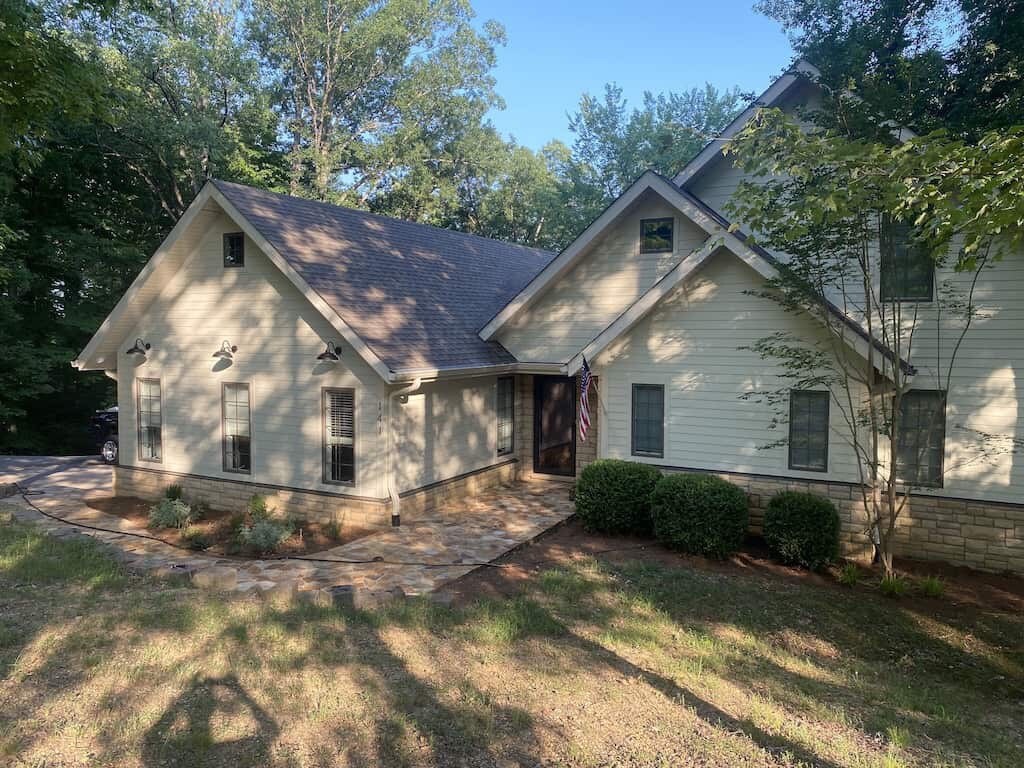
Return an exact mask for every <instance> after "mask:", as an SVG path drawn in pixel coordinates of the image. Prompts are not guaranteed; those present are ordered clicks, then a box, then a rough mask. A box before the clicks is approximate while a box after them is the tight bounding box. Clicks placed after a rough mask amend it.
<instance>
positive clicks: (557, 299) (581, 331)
mask: <svg viewBox="0 0 1024 768" xmlns="http://www.w3.org/2000/svg"><path fill="white" fill-rule="evenodd" d="M665 216H672V217H674V219H675V226H674V230H675V236H674V238H673V245H674V250H673V252H672V253H653V254H651V253H645V254H641V253H640V220H641V219H652V218H659V217H665ZM706 239H707V235H706V233H705V232H704V231H703V230H701V229H700V228H699V227H697V225H696V224H694V223H692V222H691V221H689V220H687V219H685V218H684V217H683V216H681V215H679V213H678V212H677V211H676V210H675V209H674V208H673V207H671V206H670V205H668V203H666V202H665V201H663V200H661V199H660V198H657V197H656V196H654V195H647V196H645V197H643V198H641V199H640V200H639V201H637V204H636V205H635V206H634V207H633V208H632V209H631V210H630V211H628V212H627V213H625V214H623V216H622V217H621V218H620V219H619V221H618V222H617V223H616V224H615V225H614V226H613V227H611V228H610V229H609V231H608V232H607V233H606V234H605V235H604V236H603V237H602V238H601V239H600V241H598V242H597V243H596V244H595V245H594V246H593V247H592V249H591V250H590V251H589V252H588V253H587V254H585V255H584V256H583V257H582V259H581V260H580V262H579V263H578V264H577V265H576V266H575V267H573V268H572V269H571V270H570V271H569V272H568V273H567V274H566V275H564V276H563V277H562V278H561V279H560V280H558V281H556V283H555V284H554V285H552V286H550V287H549V288H548V289H547V290H546V291H545V292H544V293H543V294H542V295H541V296H540V298H538V299H537V300H536V302H535V303H534V304H533V305H531V306H530V307H529V308H528V309H527V310H526V311H524V312H521V313H520V314H519V315H518V316H517V317H516V318H515V319H514V320H513V321H512V322H511V323H510V324H509V326H507V327H506V328H504V329H502V331H501V333H500V334H499V335H498V340H499V341H500V342H501V343H502V344H503V345H504V346H505V348H506V349H508V350H509V352H511V353H512V354H513V355H515V356H516V357H517V358H518V359H519V360H521V361H524V362H558V363H564V362H567V361H568V360H569V359H570V358H572V357H573V356H574V355H576V354H577V353H579V351H580V350H581V349H583V347H585V346H586V345H587V344H588V343H589V342H590V341H592V340H593V339H594V337H595V336H597V335H598V334H599V333H600V332H601V331H603V330H604V329H605V327H606V326H607V325H608V324H609V323H611V322H612V321H613V320H614V319H615V318H616V317H618V316H619V315H620V314H621V313H622V311H623V310H624V309H626V307H628V306H629V305H630V304H632V303H633V302H634V301H635V300H636V299H637V298H639V297H640V295H641V294H643V293H644V292H645V291H646V290H647V289H648V288H650V287H651V285H653V284H654V283H655V282H656V281H657V280H658V279H659V278H661V277H663V276H664V275H665V273H666V272H668V271H669V270H670V269H672V267H674V266H675V265H676V264H678V263H679V261H680V260H681V259H682V258H684V257H686V256H687V255H689V254H690V253H691V252H692V251H694V250H696V249H697V248H699V247H700V246H701V244H702V243H703V242H704V241H705V240H706Z"/></svg>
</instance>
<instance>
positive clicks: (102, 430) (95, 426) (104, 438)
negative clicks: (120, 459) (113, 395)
mask: <svg viewBox="0 0 1024 768" xmlns="http://www.w3.org/2000/svg"><path fill="white" fill-rule="evenodd" d="M89 434H91V435H92V438H93V442H94V443H95V444H96V448H97V449H98V450H99V452H100V456H102V457H103V460H104V461H105V462H107V464H117V406H116V405H115V406H113V407H111V408H105V409H103V410H102V411H96V413H95V414H93V417H92V419H91V420H90V423H89Z"/></svg>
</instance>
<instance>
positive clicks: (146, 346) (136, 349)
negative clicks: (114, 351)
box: [125, 339, 152, 357]
mask: <svg viewBox="0 0 1024 768" xmlns="http://www.w3.org/2000/svg"><path fill="white" fill-rule="evenodd" d="M150 347H152V344H150V343H149V342H148V341H143V340H142V339H136V340H135V343H134V344H132V348H131V349H129V350H128V351H127V352H125V354H126V355H138V356H139V357H145V356H146V353H147V352H148V351H149V350H150Z"/></svg>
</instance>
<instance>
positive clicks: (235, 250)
mask: <svg viewBox="0 0 1024 768" xmlns="http://www.w3.org/2000/svg"><path fill="white" fill-rule="evenodd" d="M224 266H225V267H244V266H245V235H243V234H242V233H241V232H228V233H227V234H225V235H224Z"/></svg>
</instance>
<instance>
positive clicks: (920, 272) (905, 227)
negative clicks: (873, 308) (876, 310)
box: [879, 219, 935, 301]
mask: <svg viewBox="0 0 1024 768" xmlns="http://www.w3.org/2000/svg"><path fill="white" fill-rule="evenodd" d="M880 268H881V281H880V284H879V289H880V290H879V292H880V295H881V299H882V301H931V300H932V292H933V290H934V285H935V262H934V261H932V259H931V257H930V256H929V255H928V252H927V251H926V250H925V249H924V248H923V247H922V246H921V245H920V244H919V243H915V242H914V239H913V228H912V227H911V226H910V225H909V224H903V223H901V222H896V221H892V220H890V219H885V220H884V221H883V222H882V231H881V265H880Z"/></svg>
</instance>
